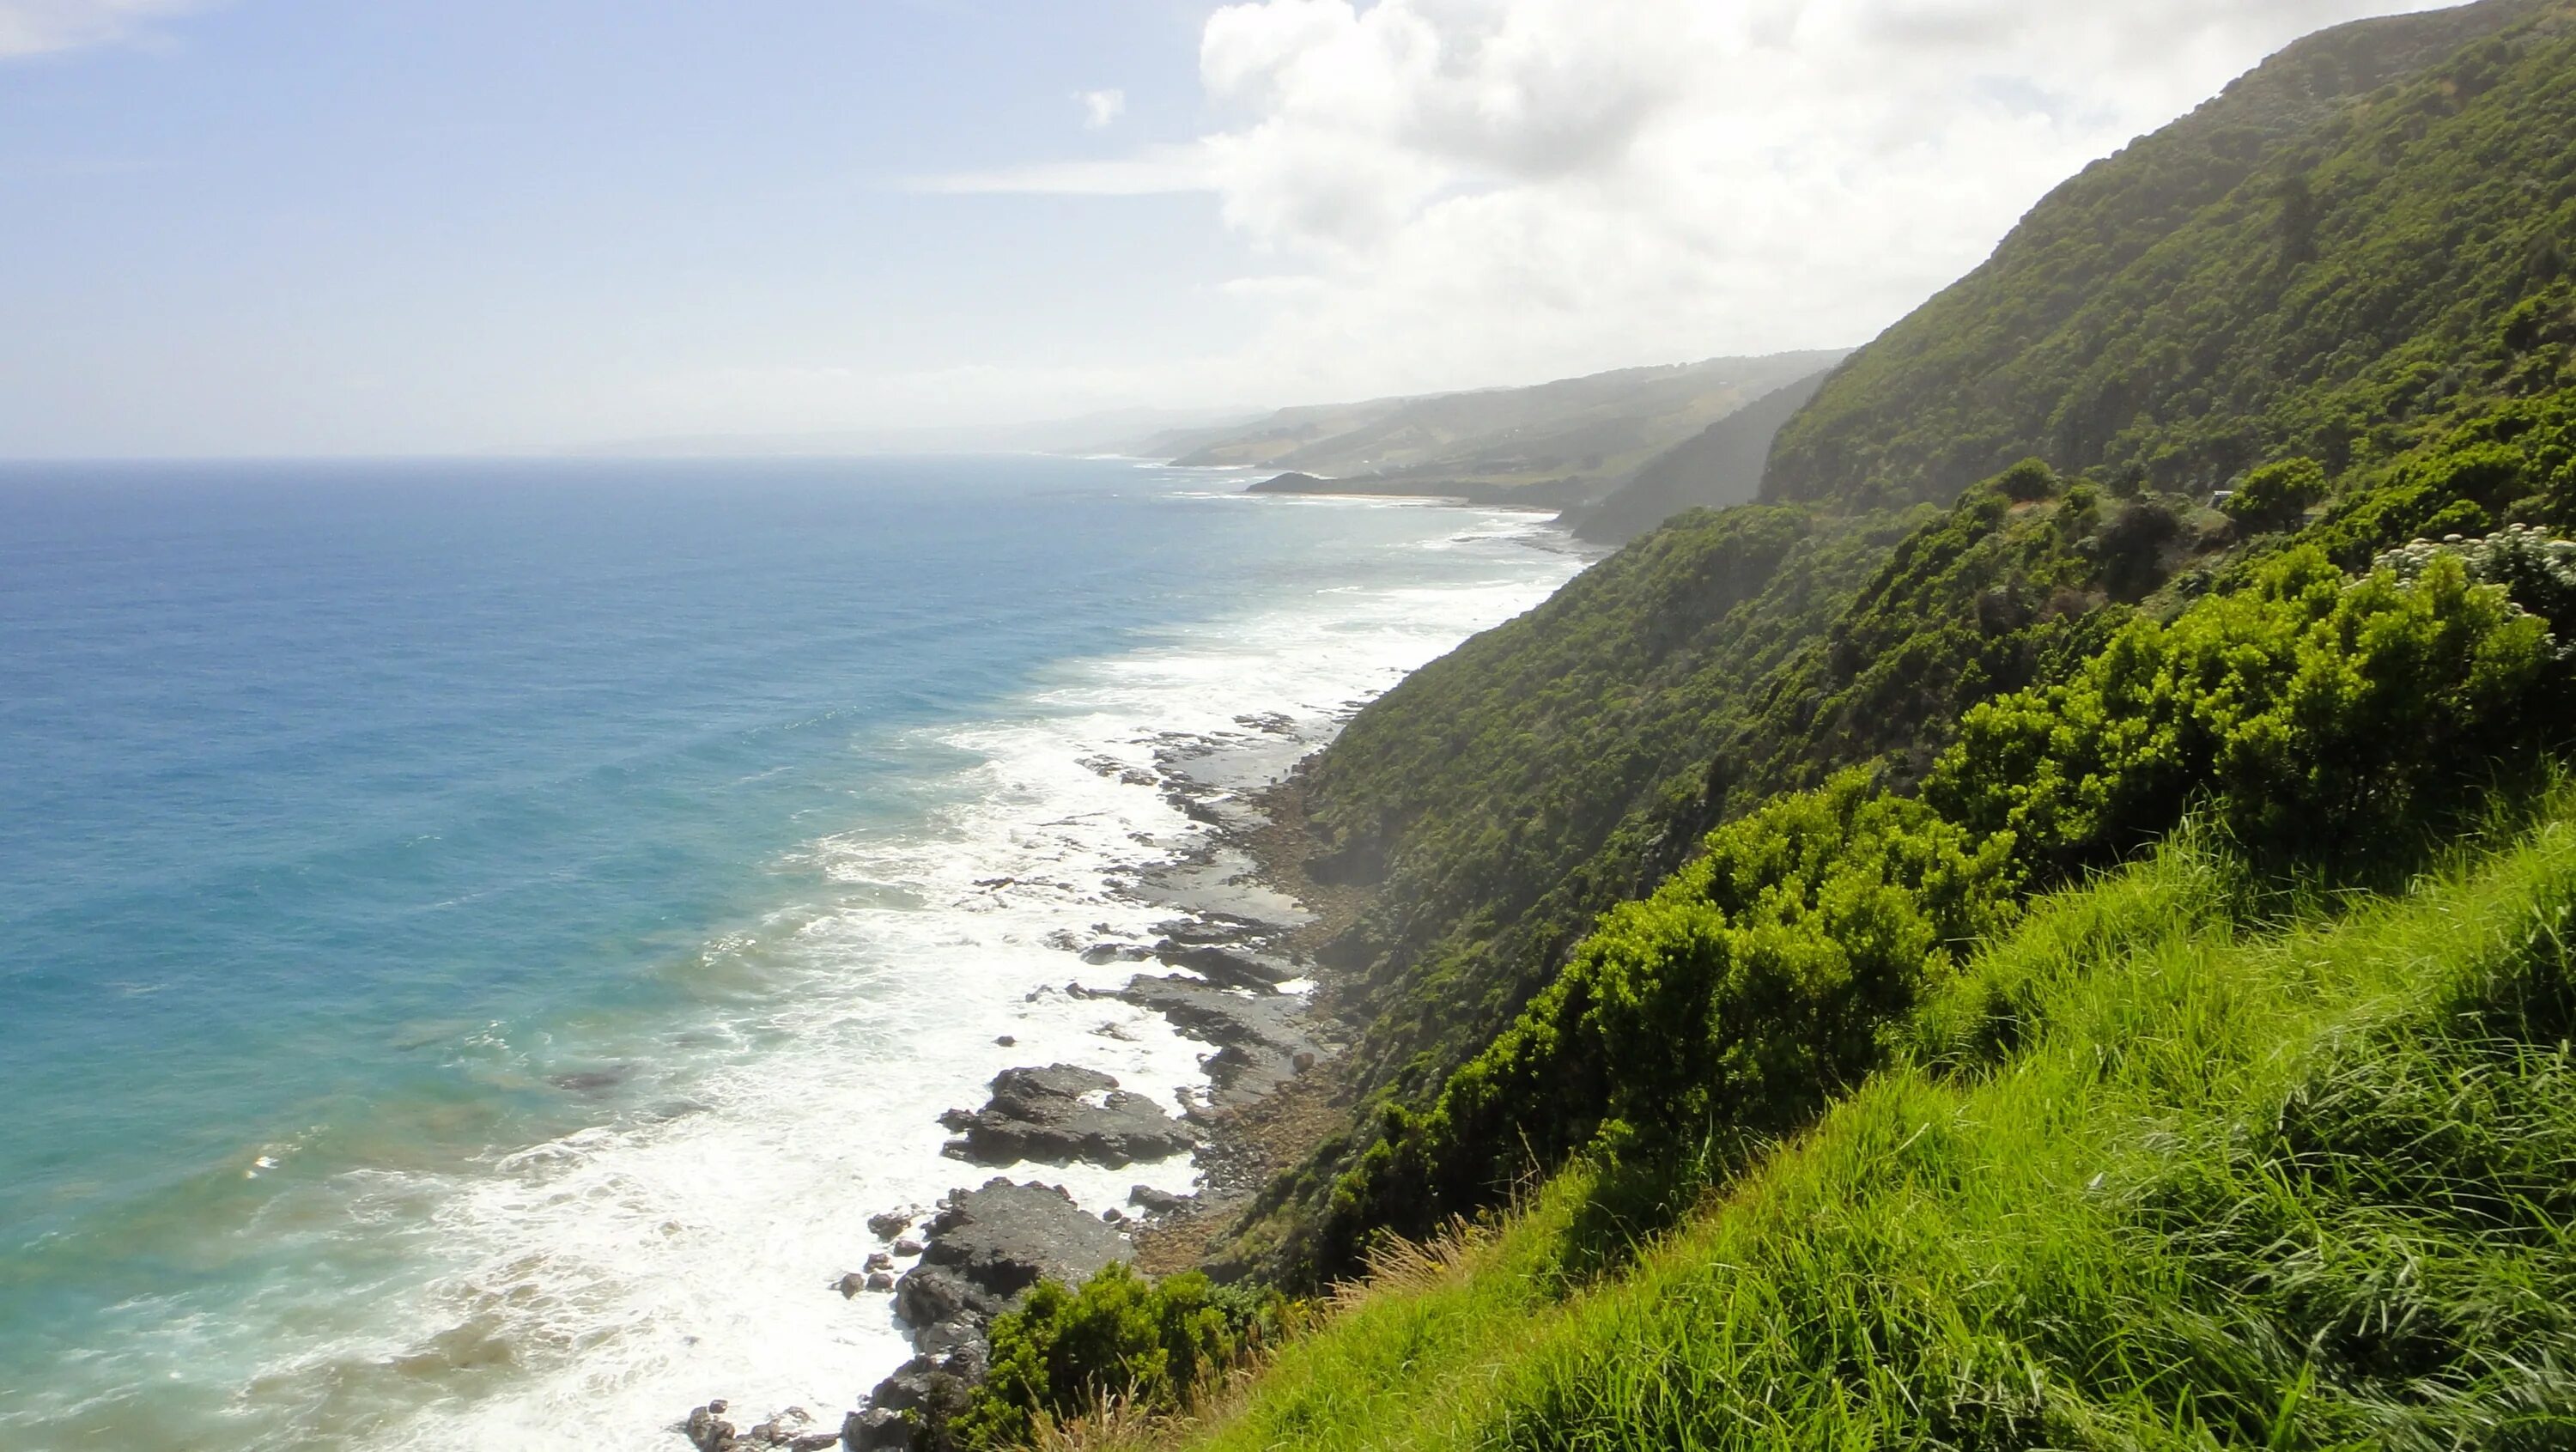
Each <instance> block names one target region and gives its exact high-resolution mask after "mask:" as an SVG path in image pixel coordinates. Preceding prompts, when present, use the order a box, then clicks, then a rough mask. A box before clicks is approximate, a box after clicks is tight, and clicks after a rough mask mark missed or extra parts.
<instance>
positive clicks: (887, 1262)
mask: <svg viewBox="0 0 2576 1452" xmlns="http://www.w3.org/2000/svg"><path fill="white" fill-rule="evenodd" d="M860 1268H861V1269H862V1270H892V1269H894V1257H893V1256H892V1255H890V1254H888V1253H887V1252H885V1251H882V1250H872V1251H869V1252H868V1259H867V1263H866V1264H865V1265H863V1266H862V1267H860Z"/></svg>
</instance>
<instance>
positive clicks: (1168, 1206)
mask: <svg viewBox="0 0 2576 1452" xmlns="http://www.w3.org/2000/svg"><path fill="white" fill-rule="evenodd" d="M1127 1203H1128V1204H1130V1205H1133V1206H1135V1207H1136V1208H1137V1209H1139V1210H1142V1211H1144V1212H1145V1213H1146V1214H1148V1215H1171V1214H1175V1213H1177V1212H1179V1211H1182V1210H1187V1209H1189V1208H1191V1207H1192V1206H1194V1205H1196V1204H1198V1197H1197V1196H1194V1195H1175V1194H1173V1193H1172V1192H1171V1191H1169V1190H1157V1189H1155V1188H1154V1187H1153V1186H1151V1185H1138V1186H1136V1187H1135V1188H1133V1189H1131V1190H1129V1191H1128V1192H1127Z"/></svg>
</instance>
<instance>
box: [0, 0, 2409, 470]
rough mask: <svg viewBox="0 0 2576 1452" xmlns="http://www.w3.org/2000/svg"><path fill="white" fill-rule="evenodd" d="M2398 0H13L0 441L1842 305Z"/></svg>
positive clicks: (1099, 367) (1867, 311) (978, 403)
mask: <svg viewBox="0 0 2576 1452" xmlns="http://www.w3.org/2000/svg"><path fill="white" fill-rule="evenodd" d="M2426 8H2433V7H2429V6H2425V5H2422V4H2409V3H2389V0H2289V3H2250V0H2193V3H2186V4H2180V5H2152V4H2147V3H2143V0H2122V3H2115V4H2104V5H2098V6H2086V7H2064V6H2052V5H2047V4H2043V3H2040V0H1823V3H1808V4H1800V3H1789V0H1764V3H1752V4H1741V5H1738V4H1723V5H1721V4H1712V3H1693V0H1379V3H1377V4H1373V5H1367V6H1360V7H1354V6H1353V5H1351V4H1348V3H1344V0H1260V3H1249V4H1237V5H1226V6H1216V5H1210V4H1207V3H1188V0H1116V3H1103V4H1096V5H1085V6H1082V7H1080V8H1079V9H1078V10H1076V9H1075V8H1074V7H1065V6H1051V5H1042V4H1037V3H1034V0H1011V3H996V4H989V5H967V4H956V3H941V0H898V3H886V4H879V5H870V6H863V7H853V6H846V5H831V4H826V3H822V0H767V3H759V4H754V5H745V6H729V7H724V8H722V9H716V8H712V7H708V8H700V9H692V10H685V11H677V10H675V11H661V12H654V13H640V12H636V11H633V10H631V9H630V8H628V7H612V6H609V5H606V4H604V3H600V0H562V3H548V4H542V5H537V6H512V7H506V8H505V7H502V6H499V5H496V4H493V3H490V0H450V3H445V4H438V5H431V4H424V3H419V0H389V3H384V4H378V5H370V6H366V7H335V6H327V5H322V4H318V3H312V0H229V3H189V0H0V107H5V108H6V114H7V118H8V123H7V126H6V128H5V132H0V189H5V193H4V194H5V197H6V200H5V202H0V208H5V211H6V213H7V214H8V215H9V216H10V217H11V218H12V219H13V220H14V224H13V225H11V226H9V227H7V228H6V229H0V456H17V457H27V456H39V457H42V456H54V457H63V456H93V455H118V456H133V455H158V454H195V455H213V454H264V455H286V454H338V453H443V452H473V451H483V450H493V449H518V450H551V449H563V448H580V447H582V446H585V445H589V444H595V443H600V442H606V441H612V440H618V439H629V438H645V437H654V436H663V435H721V434H735V433H740V434H772V435H774V434H787V433H802V432H837V431H849V432H863V431H877V430H892V429H903V428H913V427H935V428H957V427H965V426H980V425H1005V424H1010V423H1017V422H1025V421H1029V420H1037V419H1047V418H1059V417H1069V416H1074V415H1080V414H1085V413H1090V412H1094V411H1101V410H1114V409H1122V408H1133V407H1156V408H1171V409H1193V408H1216V407H1228V408H1236V407H1239V408H1254V407H1268V406H1276V405H1282V404H1294V403H1305V402H1320V401H1327V400H1341V399H1354V398H1361V397H1368V396H1375V395H1386V394H1397V393H1418V392H1427V391H1436V390H1444V389H1456V388H1468V387H1481V386H1495V385H1504V384H1514V383H1527V382H1534V381H1537V380H1540V379H1543V378H1548V377H1560V376H1568V375H1573V374H1579V373H1585V372H1591V371H1597V370H1601V369H1608V368H1614V367H1623V366H1632V365H1640V364H1654V363H1671V362H1679V361H1683V360H1686V359H1694V358H1702V357H1710V356H1717V355H1724V354H1753V353H1762V352H1769V351H1775V350H1783V349H1790V348H1805V347H1825V346H1838V345H1848V344H1853V343H1858V342H1860V341H1862V340H1864V339H1866V338H1867V337H1869V336H1871V335H1873V334H1875V333H1876V332H1877V331H1879V330H1880V329H1881V328H1883V327H1884V326H1885V325H1887V324H1888V323H1889V322H1892V321H1893V320H1894V319H1895V318H1897V317H1898V316H1899V315H1901V314H1902V313H1903V312H1904V311H1906V310H1907V309H1909V308H1910V307H1912V306H1913V305H1915V304H1916V303H1918V302H1920V301H1921V300H1922V299H1923V298H1924V297H1926V296H1928V295H1929V294H1930V293H1932V292H1933V291H1935V290H1936V289H1937V288H1939V287H1940V286H1942V285H1943V284H1945V283H1947V282H1949V281H1950V280H1952V279H1953V278H1955V277H1957V276H1958V275H1960V274H1961V273H1963V272H1964V271H1966V270H1967V269H1969V268H1971V267H1973V266H1974V265H1975V264H1976V263H1977V262H1978V261H1980V260H1981V259H1983V258H1984V257H1985V256H1986V254H1987V253H1988V251H1989V250H1990V249H1991V248H1992V247H1993V245H1994V243H1995V242H1996V240H1997V239H1999V238H2000V237H2001V236H2002V235H2003V233H2004V232H2005V230H2006V229H2008V228H2009V227H2010V226H2011V224H2012V223H2013V222H2014V221H2015V220H2016V219H2017V218H2018V217H2020V216H2021V214H2022V213H2023V212H2024V211H2026V210H2027V209H2028V208H2029V207H2030V206H2031V205H2032V204H2033V203H2034V202H2036V201H2037V200H2038V199H2039V198H2040V197H2041V196H2042V195H2043V194H2045V193H2046V192H2047V191H2048V190H2049V189H2050V188H2051V187H2052V186H2054V185H2055V184H2056V183H2057V182H2059V181H2060V180H2062V179H2063V178H2064V177H2065V176H2067V175H2068V174H2071V173H2072V172H2074V171H2076V170H2078V169H2079V168H2080V167H2081V166H2082V165H2084V164H2085V163H2086V162H2088V161H2090V160H2092V159H2095V158H2098V157H2101V156H2104V155H2107V154H2109V153H2110V152H2112V151H2114V150H2116V149H2117V148H2118V147H2119V146H2121V145H2122V144H2124V143H2125V142H2127V141H2128V140H2129V139H2130V138H2132V137H2134V136H2135V135H2137V134H2139V133H2141V132H2144V131H2146V130H2148V129H2151V128H2153V127H2155V126H2157V125H2160V124H2162V123H2163V122H2165V121H2167V120H2170V119H2171V118H2172V117H2174V116H2176V115H2179V114H2181V113H2182V112H2184V111H2186V110H2188V109H2189V108H2190V107H2191V106H2192V105H2193V104H2195V103H2197V102H2198V101H2199V100H2201V99H2202V98H2203V97H2205V96H2207V95H2209V94H2211V93H2214V92H2215V91H2216V90H2218V89H2219V88H2220V87H2221V86H2222V85H2224V84H2225V83H2226V82H2227V81H2228V80H2229V79H2230V78H2232V77H2233V76H2235V75H2237V74H2238V73H2240V72H2242V71H2243V70H2245V69H2246V68H2248V67H2249V66H2251V65H2252V64H2254V63H2255V62H2256V61H2257V60H2259V59H2260V58H2261V57H2262V56H2263V55H2265V54H2267V53H2269V52H2270V51H2272V50H2275V49H2277V48H2279V47H2280V46H2281V45H2283V44H2285V43H2287V42H2288V41H2290V40H2291V39H2293V38H2295V37H2297V36H2298V35H2301V34H2303V33H2306V32H2308V31H2310V30H2313V29H2316V28H2318V27H2320V26H2323V25H2328V24H2332V23H2335V22H2338V21H2343V20H2349V19H2355V18H2359V17H2362V16H2366V15H2374V14H2386V13H2393V12H2397V11H2401V10H2417V9H2426ZM2078 77H2080V78H2082V81H2083V83H2082V84H2081V85H2080V86H2078V85H2077V84H2075V82H2074V78H2078Z"/></svg>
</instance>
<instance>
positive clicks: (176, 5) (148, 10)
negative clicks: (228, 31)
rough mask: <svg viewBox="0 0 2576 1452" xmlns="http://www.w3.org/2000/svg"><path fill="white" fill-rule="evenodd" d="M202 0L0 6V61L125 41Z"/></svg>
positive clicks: (37, 1) (60, 0) (9, 2)
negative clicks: (148, 26)
mask: <svg viewBox="0 0 2576 1452" xmlns="http://www.w3.org/2000/svg"><path fill="white" fill-rule="evenodd" d="M205 3H206V0H0V60H5V59H8V58H10V57H13V56H25V55H42V54H44V53H46V52H48V51H57V50H74V49H77V48H79V47H81V46H85V45H103V44H106V43H107V42H110V41H117V40H126V39H130V38H132V37H133V36H135V35H137V34H138V33H140V32H142V31H143V29H144V28H145V27H146V26H147V25H149V24H150V23H151V22H152V21H153V20H154V19H156V18H158V17H160V16H164V15H176V14H179V13H181V12H183V11H188V10H195V9H199V8H201V7H202V6H203V4H205Z"/></svg>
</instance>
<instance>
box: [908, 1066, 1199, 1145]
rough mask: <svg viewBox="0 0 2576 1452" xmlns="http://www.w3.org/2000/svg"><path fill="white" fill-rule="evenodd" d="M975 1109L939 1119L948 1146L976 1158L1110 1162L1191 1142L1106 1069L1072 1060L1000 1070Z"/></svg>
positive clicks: (1182, 1127) (1191, 1134)
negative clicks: (952, 1135)
mask: <svg viewBox="0 0 2576 1452" xmlns="http://www.w3.org/2000/svg"><path fill="white" fill-rule="evenodd" d="M992 1088H993V1097H992V1100H991V1102H989V1103H987V1104H986V1105H985V1106H984V1107H983V1108H982V1109H980V1110H978V1111H976V1112H974V1113H971V1114H970V1113H968V1112H966V1111H965V1110H962V1109H952V1110H950V1111H948V1113H947V1114H945V1115H943V1116H941V1118H940V1122H941V1123H942V1124H944V1125H946V1126H947V1127H948V1128H949V1129H951V1130H954V1131H956V1132H957V1133H958V1136H959V1137H958V1138H957V1139H955V1140H953V1141H951V1142H950V1145H949V1148H950V1151H951V1152H952V1153H955V1154H956V1155H958V1157H960V1158H962V1159H967V1160H972V1161H974V1162H976V1163H978V1164H986V1165H1009V1164H1017V1163H1019V1162H1020V1161H1023V1160H1036V1161H1038V1162H1040V1163H1043V1164H1051V1165H1062V1164H1070V1163H1072V1162H1073V1161H1075V1160H1083V1161H1087V1162H1089V1163H1091V1164H1095V1165H1106V1166H1108V1167H1110V1168H1112V1169H1116V1168H1118V1167H1119V1166H1122V1165H1129V1164H1133V1163H1135V1162H1136V1161H1138V1160H1159V1159H1165V1158H1168V1157H1170V1156H1172V1155H1176V1154H1179V1153H1180V1152H1182V1151H1183V1150H1186V1149H1188V1148H1190V1147H1191V1146H1192V1145H1195V1144H1197V1143H1198V1139H1199V1137H1198V1134H1197V1132H1196V1131H1194V1130H1192V1129H1191V1128H1190V1127H1189V1126H1188V1125H1186V1124H1183V1123H1182V1122H1180V1121H1179V1120H1176V1119H1174V1118H1172V1117H1171V1116H1170V1115H1169V1114H1167V1113H1165V1112H1164V1111H1163V1109H1162V1107H1161V1106H1159V1105H1157V1104H1155V1103H1154V1102H1153V1101H1152V1100H1150V1099H1147V1098H1145V1097H1143V1096H1142V1095H1137V1094H1130V1093H1128V1092H1126V1091H1125V1090H1122V1089H1120V1088H1119V1087H1118V1081H1117V1080H1116V1079H1113V1078H1111V1077H1110V1076H1109V1075H1107V1074H1103V1073H1099V1072H1097V1071H1095V1070H1091V1069H1083V1068H1078V1067H1076V1066H1074V1065H1071V1064H1050V1065H1048V1066H1046V1067H1045V1068H1043V1069H1005V1070H1003V1071H1002V1072H1001V1073H1000V1074H997V1075H995V1076H994V1078H993V1085H992Z"/></svg>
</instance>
